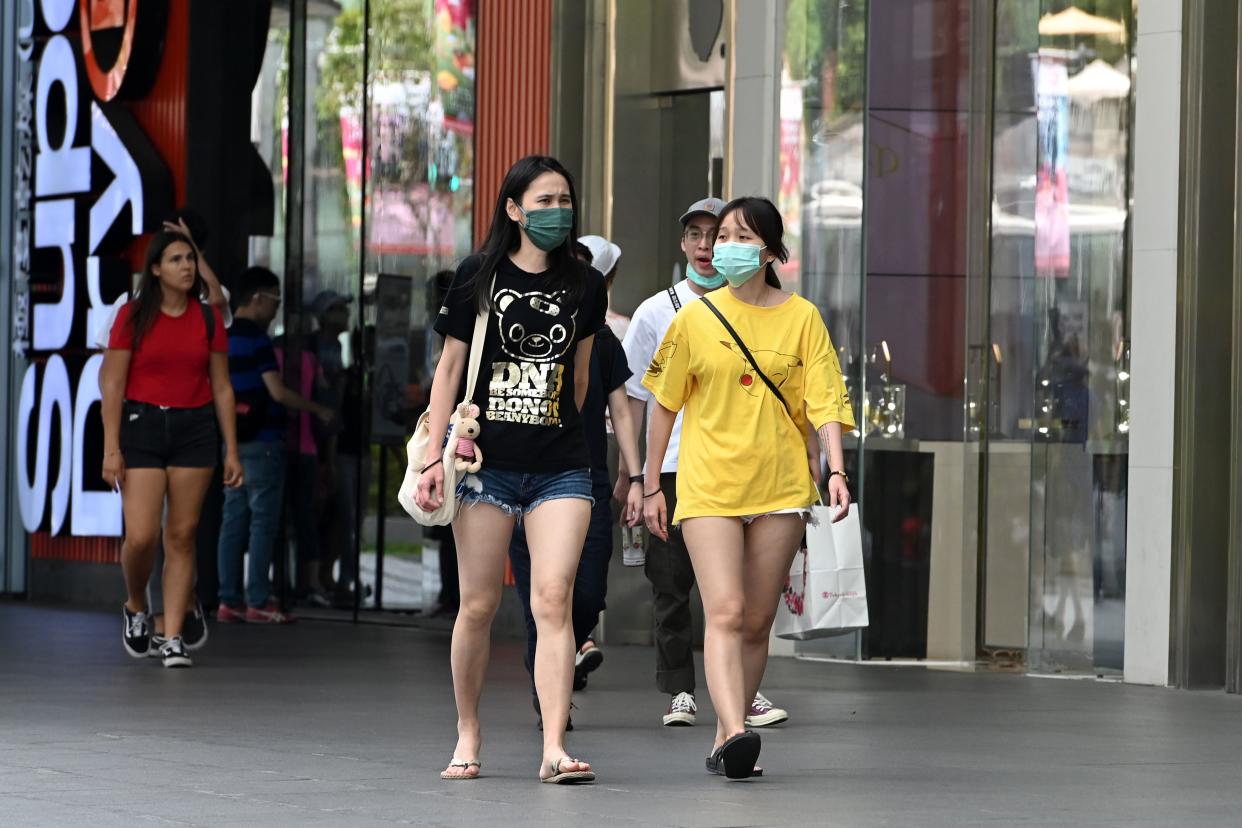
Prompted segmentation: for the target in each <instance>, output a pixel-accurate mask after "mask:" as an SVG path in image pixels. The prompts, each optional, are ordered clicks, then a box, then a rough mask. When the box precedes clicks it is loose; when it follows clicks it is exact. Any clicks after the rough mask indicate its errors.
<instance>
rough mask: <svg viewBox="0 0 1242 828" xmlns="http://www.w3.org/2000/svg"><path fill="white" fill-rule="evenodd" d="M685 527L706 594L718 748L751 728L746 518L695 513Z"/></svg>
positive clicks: (706, 647) (706, 661) (706, 644)
mask: <svg viewBox="0 0 1242 828" xmlns="http://www.w3.org/2000/svg"><path fill="white" fill-rule="evenodd" d="M681 532H682V535H683V536H684V537H685V539H686V549H687V550H688V551H689V552H690V562H691V563H692V564H693V565H694V576H695V578H696V579H697V580H698V583H699V594H700V595H701V596H702V597H703V614H704V616H705V624H704V630H703V669H704V672H706V673H707V689H708V691H710V692H711V695H712V705H713V706H714V707H715V708H716V740H715V742H714V743H713V745H712V749H713V750H714V749H715V748H718V747H720V745H722V744H724V742H725V740H726V739H728V738H730V737H731V736H736V735H737V734H739V733H742V732H743V731H744V730H745V729H746V728H745V721H746V709H747V707H748V706H749V705H750V699H749V698H747V697H746V674H745V670H744V667H743V663H742V630H743V628H744V622H745V617H746V611H745V607H746V591H745V585H744V581H743V577H744V571H745V570H744V566H743V559H744V556H745V534H744V532H743V529H742V521H741V520H739V519H738V518H723V517H696V518H690V519H688V520H685V521H682V523H681ZM751 698H753V696H752V697H751Z"/></svg>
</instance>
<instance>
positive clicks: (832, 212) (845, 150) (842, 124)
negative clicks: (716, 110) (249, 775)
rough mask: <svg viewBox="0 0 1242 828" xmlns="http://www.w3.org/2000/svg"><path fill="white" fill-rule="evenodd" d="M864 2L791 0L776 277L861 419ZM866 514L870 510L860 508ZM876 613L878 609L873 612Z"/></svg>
mask: <svg viewBox="0 0 1242 828" xmlns="http://www.w3.org/2000/svg"><path fill="white" fill-rule="evenodd" d="M866 34H867V4H866V3H865V2H857V0H789V2H788V4H787V6H786V17H785V45H784V55H783V65H782V71H781V95H780V119H781V123H780V179H779V180H780V189H779V192H778V196H777V205H778V206H779V207H780V209H781V214H782V215H783V216H784V219H785V230H786V236H787V237H786V242H787V244H788V246H789V250H790V260H789V263H788V264H787V265H785V266H783V267H782V268H781V272H780V275H781V281H782V282H783V283H784V284H785V286H786V287H788V288H789V289H791V290H795V291H797V292H798V293H800V294H801V295H802V296H804V297H805V298H806V299H808V300H810V301H811V302H814V303H815V305H816V306H817V307H818V308H819V309H820V312H821V313H823V315H824V321H825V323H826V324H827V326H828V331H829V333H830V334H831V336H832V340H833V343H834V345H835V346H836V347H837V355H838V358H839V360H840V364H841V370H842V371H843V372H844V374H845V382H846V390H847V392H848V394H849V397H850V399H851V400H853V404H854V418H855V421H856V422H857V423H859V425H860V428H864V429H865V428H866V426H865V425H864V423H865V419H864V408H863V406H864V405H865V401H866V399H867V394H866V393H864V390H865V389H866V387H867V386H866V380H865V377H864V368H865V356H864V353H863V338H862V307H861V301H862V282H863V279H862V268H863V262H862V256H863V249H862V212H863V177H864V163H865V161H864V147H865V137H864V132H865V126H864V123H865V122H864V118H863V107H864V104H865V99H866V89H865V78H866V63H865V61H866ZM857 445H858V437H857V434H855V435H851V436H848V437H847V438H846V448H847V451H846V467H847V469H848V471H849V474H850V476H851V478H852V480H853V487H854V495H855V498H856V499H860V498H862V497H863V496H864V495H863V492H864V489H865V487H866V484H865V482H864V481H863V480H862V479H861V478H862V476H861V475H860V473H859V462H858V451H857ZM863 514H864V515H865V514H867V512H866V510H864V512H863ZM873 617H874V616H873ZM859 639H860V637H859V636H857V635H850V636H844V637H841V638H837V639H825V640H823V641H819V642H799V644H798V649H799V651H800V652H820V653H832V654H836V655H844V656H847V657H855V656H856V655H858V652H859V647H860V642H859Z"/></svg>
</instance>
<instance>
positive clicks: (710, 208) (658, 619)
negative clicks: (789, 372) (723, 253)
mask: <svg viewBox="0 0 1242 828" xmlns="http://www.w3.org/2000/svg"><path fill="white" fill-rule="evenodd" d="M724 206H725V203H724V202H723V201H721V200H720V199H718V198H704V199H701V200H700V201H696V202H694V203H693V204H691V205H690V207H689V209H687V210H686V212H685V213H683V214H682V216H681V228H682V231H681V250H682V252H683V253H684V254H685V256H686V265H687V267H686V276H687V278H686V279H684V280H683V281H681V282H678V283H677V284H676V285H674V286H673V287H670V288H668V289H666V290H662V291H660V292H659V293H657V294H656V295H655V296H652V297H650V298H648V299H647V300H646V301H644V302H643V303H642V304H641V305H639V306H638V310H636V311H634V316H633V317H632V318H631V320H630V324H629V330H628V331H627V332H626V335H625V341H624V343H623V347H624V348H625V355H626V360H627V361H628V362H629V366H630V371H631V372H632V374H633V376H631V377H630V379H629V380H628V381H627V382H626V384H625V390H626V394H628V395H629V397H630V407H631V409H632V410H633V412H634V417H633V419H634V422H635V423H636V424H641V423H642V422H643V415H644V414H646V413H647V410H648V408H649V406H650V405H651V404H652V395H651V392H650V391H648V390H647V389H646V387H645V386H644V385H643V383H642V378H643V374H644V373H646V371H647V366H648V365H650V364H651V360H652V358H653V357H654V356H655V353H656V350H657V349H658V348H659V347H660V344H661V343H662V342H663V341H664V335H665V333H667V331H668V327H669V325H670V324H672V321H673V317H674V316H675V315H676V314H677V312H678V311H679V310H681V308H682V307H683V306H685V305H688V304H690V303H691V302H693V301H695V300H697V299H699V298H700V297H702V296H703V295H705V294H707V293H709V292H710V291H713V290H715V289H716V288H718V287H720V286H721V285H723V284H724V277H723V276H721V275H720V274H718V273H717V272H716V268H715V267H714V266H713V265H712V248H713V247H714V246H715V243H716V220H717V218H718V217H719V215H720V211H721V210H723V209H724ZM680 443H681V414H680V413H678V415H677V420H676V422H675V423H674V425H673V433H672V435H671V436H670V437H669V441H668V450H667V451H666V452H665V455H664V463H663V466H662V467H661V474H660V488H661V489H662V490H663V491H664V497H665V499H666V501H667V502H668V509H669V514H672V513H673V511H674V510H675V509H676V503H677V453H678V449H679V447H680ZM641 472H642V469H626V468H625V464H624V462H622V464H621V469H620V472H619V474H618V476H617V481H618V482H617V484H618V485H621V483H622V482H624V483H625V484H626V485H627V486H628V485H629V483H628V481H629V478H630V475H634V474H639V473H641ZM644 566H645V572H646V575H647V579H648V580H649V581H651V589H652V592H653V593H654V604H655V607H654V608H655V645H656V686H657V687H659V689H660V690H661V692H664V693H667V694H668V695H669V697H670V702H669V707H668V712H666V713H665V714H664V724H665V726H666V727H673V726H682V727H685V726H689V725H693V724H694V723H695V718H696V714H697V712H698V708H697V706H696V705H695V701H694V632H693V630H692V629H691V617H690V590H691V588H693V587H694V567H693V566H692V565H691V563H690V553H689V552H687V551H686V544H685V541H684V540H683V539H682V536H681V530H679V529H678V528H677V527H675V526H670V527H669V531H668V541H667V542H665V541H662V540H660V539H659V538H657V537H655V536H653V535H649V536H648V538H647V558H646V562H645V564H644ZM788 718H789V714H788V713H786V712H785V711H784V710H782V709H780V708H779V707H774V706H773V705H772V703H771V702H769V701H768V700H767V699H766V698H764V696H763V694H762V693H760V694H758V695H756V696H755V699H754V701H753V702H751V705H750V710H749V714H748V715H747V717H746V726H747V727H767V726H769V725H774V724H779V723H780V722H783V721H785V720H786V719H788Z"/></svg>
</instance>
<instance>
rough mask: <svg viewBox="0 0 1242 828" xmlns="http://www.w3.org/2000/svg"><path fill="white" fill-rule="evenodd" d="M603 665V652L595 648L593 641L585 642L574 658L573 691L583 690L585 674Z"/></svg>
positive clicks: (585, 682) (585, 679) (585, 681)
mask: <svg viewBox="0 0 1242 828" xmlns="http://www.w3.org/2000/svg"><path fill="white" fill-rule="evenodd" d="M603 663H604V651H603V650H601V649H600V648H599V647H597V646H595V642H594V641H587V643H585V644H583V645H582V649H581V650H579V651H578V653H577V654H576V655H575V656H574V690H575V692H576V691H578V690H585V689H586V686H587V674H589V673H593V672H595V671H596V670H598V669H599V665H601V664H603Z"/></svg>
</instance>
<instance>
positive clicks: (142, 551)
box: [121, 469, 168, 612]
mask: <svg viewBox="0 0 1242 828" xmlns="http://www.w3.org/2000/svg"><path fill="white" fill-rule="evenodd" d="M167 488H168V476H167V475H166V474H165V473H164V470H163V469H129V470H128V471H127V472H126V474H125V483H124V488H123V489H122V495H121V509H122V511H124V513H125V540H124V542H123V543H122V545H121V571H122V572H124V574H125V592H126V600H125V606H126V607H128V608H129V611H130V612H145V611H146V609H147V581H148V580H149V579H150V578H151V570H152V569H154V568H155V544H156V541H158V540H159V537H160V518H161V517H163V514H164V494H165V492H166V491H167Z"/></svg>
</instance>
